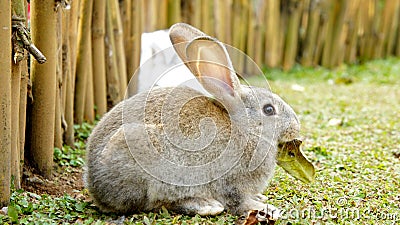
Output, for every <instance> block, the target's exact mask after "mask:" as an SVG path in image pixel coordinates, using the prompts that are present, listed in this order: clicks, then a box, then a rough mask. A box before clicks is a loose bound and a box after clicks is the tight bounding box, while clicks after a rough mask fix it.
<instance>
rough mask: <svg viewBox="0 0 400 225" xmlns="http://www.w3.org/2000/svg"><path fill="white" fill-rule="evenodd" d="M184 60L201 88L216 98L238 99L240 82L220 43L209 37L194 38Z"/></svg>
mask: <svg viewBox="0 0 400 225" xmlns="http://www.w3.org/2000/svg"><path fill="white" fill-rule="evenodd" d="M186 60H187V61H186V65H187V66H188V67H189V69H190V70H191V71H192V73H193V74H194V75H195V76H196V77H197V79H198V80H199V81H200V83H201V84H202V85H203V87H204V88H205V89H206V90H207V91H208V92H210V93H211V94H212V95H214V96H215V97H216V98H219V99H221V100H223V99H226V98H232V97H233V98H236V97H238V94H239V91H240V82H239V79H238V77H237V76H236V72H235V71H234V69H233V66H232V62H231V60H230V58H229V55H228V52H227V50H226V49H225V47H224V46H223V44H222V43H221V42H219V41H217V40H215V39H213V38H211V37H209V36H202V37H197V38H195V39H194V40H192V41H191V42H190V43H189V44H188V45H187V47H186ZM226 100H228V99H226Z"/></svg>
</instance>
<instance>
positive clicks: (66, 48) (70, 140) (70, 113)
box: [62, 2, 76, 147]
mask: <svg viewBox="0 0 400 225" xmlns="http://www.w3.org/2000/svg"><path fill="white" fill-rule="evenodd" d="M71 4H73V5H74V4H76V2H72V3H71ZM73 7H74V6H72V7H71V8H73ZM71 13H72V10H63V31H62V33H63V37H62V39H63V44H62V51H63V59H62V60H63V61H62V70H63V81H64V82H63V93H62V94H63V95H64V99H65V103H64V109H63V110H64V119H65V123H66V127H65V128H64V129H65V130H64V136H63V140H64V143H66V144H67V145H69V146H71V147H74V103H73V101H74V89H73V85H74V79H73V78H72V77H73V74H72V69H73V68H72V67H73V66H72V65H73V64H75V63H72V62H71V61H72V58H71V54H72V47H73V46H71V45H70V37H71V36H70V35H69V31H70V27H71V25H70V19H71Z"/></svg>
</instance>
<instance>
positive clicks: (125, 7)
mask: <svg viewBox="0 0 400 225" xmlns="http://www.w3.org/2000/svg"><path fill="white" fill-rule="evenodd" d="M94 5H96V2H94ZM104 5H105V3H104ZM131 9H132V0H123V1H119V11H120V13H121V22H122V30H123V32H124V46H125V56H126V57H127V58H128V55H129V54H131V52H129V47H128V46H129V45H131V43H130V40H129V38H130V35H131V32H132V31H131V27H132V25H131V23H132V22H133V21H132V20H131V17H132V15H131V14H132V10H131ZM93 11H94V9H93ZM104 14H105V12H104ZM104 18H105V17H104ZM104 21H105V19H104V20H103V22H104ZM92 32H93V29H92ZM104 33H105V32H104ZM128 64H129V62H127V66H128Z"/></svg>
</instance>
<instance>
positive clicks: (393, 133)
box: [0, 58, 400, 225]
mask: <svg viewBox="0 0 400 225" xmlns="http://www.w3.org/2000/svg"><path fill="white" fill-rule="evenodd" d="M265 72H266V76H267V78H268V80H269V83H270V86H271V89H272V90H273V91H274V92H276V93H278V94H279V95H280V96H282V97H283V98H284V99H285V100H286V102H288V103H289V104H290V105H291V106H292V107H293V108H294V110H295V111H296V113H297V114H298V116H299V118H300V121H301V123H302V129H301V136H302V139H303V143H304V144H303V152H304V154H305V155H306V156H307V157H308V158H309V159H310V160H311V161H312V162H313V164H314V165H315V166H316V168H317V172H316V180H315V182H313V183H311V184H303V183H301V182H300V181H297V180H294V179H293V178H292V177H290V176H289V175H288V174H287V173H286V172H284V171H283V170H282V169H281V168H279V167H278V168H277V171H276V173H275V176H274V177H273V179H272V180H271V182H270V185H269V186H268V187H267V189H266V191H265V193H264V194H265V195H266V196H267V197H268V199H269V202H268V203H270V204H273V205H275V206H277V207H278V208H280V209H282V210H283V211H282V212H283V216H282V219H281V220H280V221H278V222H277V223H276V224H396V223H397V224H398V223H399V221H400V191H399V189H400V59H399V58H391V59H386V60H377V61H372V62H367V63H364V64H361V65H353V66H342V67H340V68H336V69H333V70H328V69H323V68H313V69H306V68H302V67H296V68H295V69H294V70H292V71H290V72H287V73H283V72H282V71H280V70H266V71H265ZM250 82H252V83H255V84H260V83H262V82H261V78H259V77H258V78H251V79H250ZM90 129H91V126H90V125H84V126H82V127H78V126H77V150H72V149H70V148H68V147H65V148H63V149H62V150H56V151H55V156H56V157H55V158H56V161H55V162H56V164H57V168H58V169H56V172H55V174H54V175H55V176H54V177H55V178H54V180H52V181H48V180H45V179H43V178H41V177H39V176H37V175H34V174H32V173H30V172H25V176H26V177H25V178H29V179H28V180H27V179H25V181H24V185H23V189H24V190H14V191H13V196H12V199H11V203H10V207H9V208H8V215H7V216H6V215H1V214H0V223H11V222H19V223H21V224H35V223H36V224H60V223H64V224H68V223H70V224H74V223H77V224H123V223H125V224H146V225H150V224H232V223H233V222H234V221H235V220H236V219H237V218H236V217H234V216H231V215H230V214H228V213H224V214H222V215H220V216H217V217H200V216H195V217H187V216H183V215H178V214H174V213H172V212H168V211H166V210H162V211H161V212H157V213H141V214H135V215H127V216H126V217H125V216H118V215H112V214H102V213H100V212H99V211H98V209H97V208H96V206H95V205H93V204H92V202H91V201H90V197H89V195H88V193H87V191H86V190H85V189H83V185H82V179H81V173H82V169H81V167H82V164H83V161H82V158H83V156H82V154H83V153H84V140H85V138H86V137H87V136H88V135H89V133H90ZM27 171H28V170H27Z"/></svg>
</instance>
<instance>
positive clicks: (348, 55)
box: [344, 0, 361, 63]
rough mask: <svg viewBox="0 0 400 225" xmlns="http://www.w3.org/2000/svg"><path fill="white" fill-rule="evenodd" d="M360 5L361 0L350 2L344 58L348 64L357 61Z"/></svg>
mask: <svg viewBox="0 0 400 225" xmlns="http://www.w3.org/2000/svg"><path fill="white" fill-rule="evenodd" d="M360 3H361V1H359V0H353V1H350V5H349V13H348V16H347V17H346V24H347V26H348V30H349V31H348V33H349V34H348V36H347V40H346V48H345V56H344V61H345V62H346V63H355V62H356V61H357V50H358V32H359V27H360V26H359V24H360Z"/></svg>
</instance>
